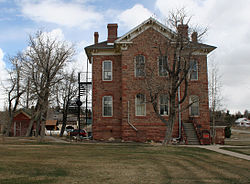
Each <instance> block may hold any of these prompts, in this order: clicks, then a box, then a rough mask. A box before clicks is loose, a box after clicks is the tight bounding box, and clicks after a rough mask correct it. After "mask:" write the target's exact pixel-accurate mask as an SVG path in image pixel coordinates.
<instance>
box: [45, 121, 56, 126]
mask: <svg viewBox="0 0 250 184" xmlns="http://www.w3.org/2000/svg"><path fill="white" fill-rule="evenodd" d="M56 124H57V120H46V125H48V126H56Z"/></svg>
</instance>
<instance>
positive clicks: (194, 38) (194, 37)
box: [191, 32, 198, 43]
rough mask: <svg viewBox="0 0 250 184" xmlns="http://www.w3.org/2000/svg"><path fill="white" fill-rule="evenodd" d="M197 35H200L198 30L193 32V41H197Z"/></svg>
mask: <svg viewBox="0 0 250 184" xmlns="http://www.w3.org/2000/svg"><path fill="white" fill-rule="evenodd" d="M197 36H198V33H197V32H193V33H192V35H191V38H192V42H194V43H197V41H198V40H197Z"/></svg>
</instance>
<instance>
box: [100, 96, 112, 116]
mask: <svg viewBox="0 0 250 184" xmlns="http://www.w3.org/2000/svg"><path fill="white" fill-rule="evenodd" d="M104 97H111V102H112V106H111V116H105V115H104ZM102 117H113V96H103V97H102Z"/></svg>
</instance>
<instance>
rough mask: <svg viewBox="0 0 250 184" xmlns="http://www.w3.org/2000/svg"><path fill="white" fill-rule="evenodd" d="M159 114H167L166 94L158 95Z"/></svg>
mask: <svg viewBox="0 0 250 184" xmlns="http://www.w3.org/2000/svg"><path fill="white" fill-rule="evenodd" d="M159 101H160V115H163V116H168V95H166V94H164V95H160V99H159Z"/></svg>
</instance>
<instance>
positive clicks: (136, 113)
mask: <svg viewBox="0 0 250 184" xmlns="http://www.w3.org/2000/svg"><path fill="white" fill-rule="evenodd" d="M137 95H143V96H144V102H143V104H144V113H143V114H138V112H137V104H138V103H137ZM146 108H147V107H146V95H145V94H142V93H138V94H136V95H135V115H136V116H146Z"/></svg>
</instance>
